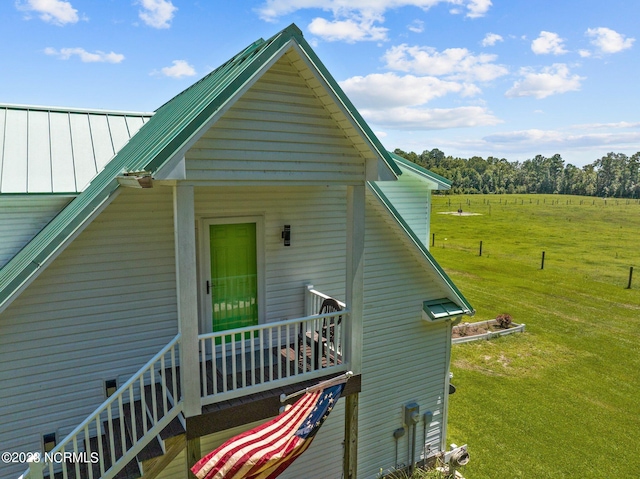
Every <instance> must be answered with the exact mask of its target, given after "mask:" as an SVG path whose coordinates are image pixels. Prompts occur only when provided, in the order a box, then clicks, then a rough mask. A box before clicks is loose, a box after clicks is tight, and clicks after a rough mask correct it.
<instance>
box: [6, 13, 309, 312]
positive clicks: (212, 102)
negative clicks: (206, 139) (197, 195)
mask: <svg viewBox="0 0 640 479" xmlns="http://www.w3.org/2000/svg"><path fill="white" fill-rule="evenodd" d="M297 35H300V30H299V29H298V28H297V27H296V26H295V25H291V26H289V27H287V28H285V29H284V30H282V31H281V32H279V33H278V34H276V35H274V36H273V37H272V38H271V39H269V40H267V41H263V40H259V41H257V42H255V43H253V44H252V45H250V46H249V47H247V48H246V49H244V50H243V51H242V52H240V53H239V54H238V55H236V56H234V57H233V58H231V59H230V60H229V61H228V62H226V63H225V64H223V65H222V66H220V67H219V68H217V69H216V70H214V71H213V72H211V73H210V74H209V75H207V76H206V77H204V78H203V79H202V80H200V81H199V82H197V83H196V84H194V85H192V86H191V87H190V88H188V89H187V90H185V91H183V92H182V93H180V94H178V95H177V96H176V97H174V98H173V99H171V100H170V101H168V102H167V103H165V104H164V105H163V106H161V107H160V108H159V109H158V110H157V112H156V113H155V114H154V115H153V116H152V117H151V118H150V119H149V121H147V122H146V123H145V124H144V125H143V126H142V127H141V128H140V130H139V131H138V133H137V134H136V135H134V136H133V138H131V140H130V141H129V142H128V143H126V144H125V145H124V146H123V147H122V149H121V150H120V151H119V152H118V153H117V154H116V155H115V156H114V157H113V158H112V159H111V160H110V161H109V162H108V163H107V165H106V166H105V168H104V169H103V170H102V171H101V172H100V173H99V174H98V175H97V176H96V177H95V178H94V179H93V180H92V181H91V183H90V184H89V185H88V186H87V188H86V189H85V190H84V191H83V192H82V193H80V194H79V195H78V196H76V197H75V198H74V199H73V200H72V201H71V202H70V203H69V204H68V205H67V206H66V207H65V208H64V209H63V210H62V211H61V212H60V213H59V214H58V215H57V216H56V217H54V218H53V220H51V221H50V222H49V223H48V224H47V225H46V226H45V227H44V228H43V229H42V230H41V231H40V232H39V233H38V234H37V235H36V236H35V237H34V238H33V239H32V240H31V241H30V242H29V243H27V245H25V247H24V248H23V249H22V250H21V251H19V252H18V253H17V254H16V255H15V256H14V257H13V258H12V259H11V260H10V261H9V262H8V263H6V264H5V265H4V266H3V267H2V268H1V269H0V311H2V310H3V309H4V308H5V307H6V306H7V305H8V303H9V302H10V301H11V300H12V298H13V297H15V295H16V294H17V293H19V291H21V290H22V288H23V287H24V286H25V285H26V284H28V282H29V281H30V280H31V279H32V278H34V275H36V274H37V273H38V271H39V270H40V269H41V268H42V266H43V265H44V264H45V263H46V262H47V261H48V260H49V259H50V258H52V257H53V256H54V255H55V253H56V252H57V251H58V250H59V249H60V248H61V247H62V246H63V245H64V244H65V243H66V242H67V241H68V240H69V239H70V238H71V237H72V236H73V235H74V233H75V232H76V231H78V229H80V228H82V226H83V225H84V224H85V222H86V221H87V220H89V218H91V216H92V215H93V214H94V212H95V211H96V210H97V209H99V208H100V207H101V206H102V205H104V204H105V202H107V200H109V198H111V197H112V195H113V194H114V192H115V191H116V190H117V189H118V187H119V184H118V181H117V177H118V176H120V175H121V174H123V173H125V172H130V171H142V170H147V171H152V172H153V171H157V169H158V168H160V167H161V166H162V165H163V164H164V163H165V162H167V161H168V160H169V159H171V158H172V157H173V156H174V155H175V154H176V152H178V151H179V150H180V149H181V148H182V147H183V146H184V145H185V144H186V142H187V141H188V140H189V139H190V138H191V137H192V136H193V135H194V134H195V132H196V131H198V129H199V128H200V127H201V126H202V125H203V124H204V123H205V122H206V121H207V120H208V119H209V118H210V117H211V116H212V115H213V114H215V112H216V111H217V110H218V109H219V108H220V107H221V106H222V105H224V104H225V102H226V101H228V100H229V99H230V98H232V97H233V95H234V94H235V93H236V92H237V91H238V90H239V89H240V88H242V85H243V84H244V83H245V82H246V81H248V80H249V79H250V78H251V77H252V76H253V75H254V74H255V73H256V72H257V71H258V70H259V69H260V67H261V66H262V65H264V64H265V63H266V62H267V61H269V59H270V58H272V57H273V56H274V55H275V54H276V53H277V52H278V51H279V50H280V49H281V48H282V47H283V46H284V45H286V44H287V42H288V41H289V40H290V39H291V38H293V37H294V36H297Z"/></svg>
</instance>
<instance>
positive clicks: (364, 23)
mask: <svg viewBox="0 0 640 479" xmlns="http://www.w3.org/2000/svg"><path fill="white" fill-rule="evenodd" d="M375 21H379V19H373V18H366V19H358V18H349V19H345V20H334V21H328V20H325V19H324V18H314V19H313V20H312V21H311V23H310V24H309V31H310V32H311V33H313V34H314V35H317V36H319V37H322V38H324V39H325V40H327V41H330V42H333V41H338V40H342V41H346V42H347V43H354V42H358V41H364V40H368V41H380V40H386V39H387V29H386V28H383V27H377V26H375V25H374V24H373V23H374V22H375Z"/></svg>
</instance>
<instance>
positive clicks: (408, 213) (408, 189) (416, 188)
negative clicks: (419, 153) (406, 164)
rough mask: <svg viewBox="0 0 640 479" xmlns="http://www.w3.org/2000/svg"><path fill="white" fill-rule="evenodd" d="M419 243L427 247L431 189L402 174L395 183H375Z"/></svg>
mask: <svg viewBox="0 0 640 479" xmlns="http://www.w3.org/2000/svg"><path fill="white" fill-rule="evenodd" d="M376 184H377V185H378V187H379V188H380V189H381V190H382V192H383V193H384V194H385V196H386V197H387V198H389V200H390V201H391V203H393V206H394V207H395V208H396V210H398V213H400V215H401V216H402V218H403V219H404V220H405V221H406V222H407V224H408V225H409V227H410V228H411V229H412V230H413V232H414V233H415V234H416V235H417V236H418V238H420V241H422V243H423V244H424V245H425V246H426V247H429V219H430V214H429V213H430V207H431V201H430V200H431V189H429V188H428V187H427V185H425V182H424V180H420V179H419V178H416V177H414V176H411V175H409V174H408V173H404V174H403V175H401V176H400V177H399V178H398V180H397V181H379V182H377V183H376Z"/></svg>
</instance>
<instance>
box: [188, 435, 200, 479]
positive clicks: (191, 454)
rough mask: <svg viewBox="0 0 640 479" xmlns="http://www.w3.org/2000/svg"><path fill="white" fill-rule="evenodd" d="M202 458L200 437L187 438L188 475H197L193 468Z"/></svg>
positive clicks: (191, 476) (192, 476)
mask: <svg viewBox="0 0 640 479" xmlns="http://www.w3.org/2000/svg"><path fill="white" fill-rule="evenodd" d="M201 458H202V451H201V449H200V438H199V437H196V438H195V439H187V470H188V471H187V477H189V478H194V477H196V476H195V474H194V473H193V472H191V468H192V467H193V466H195V464H196V462H198V461H199V460H200V459H201Z"/></svg>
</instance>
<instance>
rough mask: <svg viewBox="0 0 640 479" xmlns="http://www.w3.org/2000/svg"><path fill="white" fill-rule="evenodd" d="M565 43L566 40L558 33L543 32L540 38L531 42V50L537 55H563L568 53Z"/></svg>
mask: <svg viewBox="0 0 640 479" xmlns="http://www.w3.org/2000/svg"><path fill="white" fill-rule="evenodd" d="M563 43H564V39H562V38H560V35H558V34H557V33H553V32H545V31H541V32H540V36H539V37H538V38H536V39H535V40H534V41H533V42H531V50H532V51H533V53H535V54H536V55H548V54H549V53H552V54H554V55H562V54H563V53H567V50H566V49H565V48H564V45H563Z"/></svg>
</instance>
